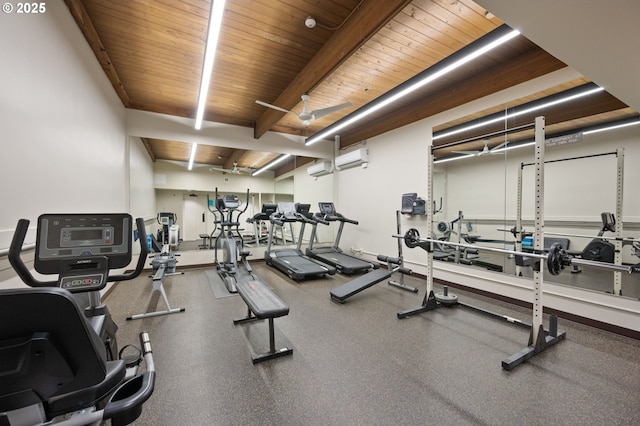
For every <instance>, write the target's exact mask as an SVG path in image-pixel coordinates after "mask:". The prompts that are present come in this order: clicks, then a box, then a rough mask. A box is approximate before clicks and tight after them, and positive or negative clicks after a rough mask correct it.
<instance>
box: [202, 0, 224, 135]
mask: <svg viewBox="0 0 640 426" xmlns="http://www.w3.org/2000/svg"><path fill="white" fill-rule="evenodd" d="M224 2H225V0H212V3H211V11H210V14H209V28H208V29H207V45H206V47H205V51H204V63H203V65H202V76H201V77H200V93H199V95H198V109H197V110H196V126H195V127H196V130H200V128H201V127H202V119H203V117H204V108H205V105H206V103H207V95H208V94H209V83H210V82H211V73H212V72H213V61H214V60H215V58H216V48H217V47H218V37H219V36H220V27H221V26H222V15H223V13H224Z"/></svg>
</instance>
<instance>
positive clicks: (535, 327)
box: [397, 117, 565, 370]
mask: <svg viewBox="0 0 640 426" xmlns="http://www.w3.org/2000/svg"><path fill="white" fill-rule="evenodd" d="M534 126H535V166H536V181H535V207H536V217H535V231H534V235H535V236H536V237H537V238H536V239H535V240H536V243H535V247H534V248H535V249H536V251H537V253H541V251H540V250H541V249H542V244H543V240H542V235H543V228H544V146H545V138H544V134H545V119H544V117H536V119H535V122H534ZM510 131H511V130H510V129H506V130H504V133H505V134H506V133H509V132H510ZM447 146H452V144H447ZM436 149H438V148H437V147H436V148H434V147H432V148H431V150H430V155H429V156H428V160H427V199H428V200H432V199H433V180H432V176H433V152H434V150H436ZM520 192H521V191H520ZM519 204H520V202H519ZM427 223H430V224H431V223H433V212H432V210H431V209H428V211H427ZM430 241H434V240H430ZM445 243H447V244H450V245H453V246H459V247H465V246H467V244H460V243H458V244H456V243H449V242H445ZM431 246H432V247H433V243H432V244H431ZM474 248H477V249H480V248H482V249H486V248H483V247H474ZM490 251H498V252H503V253H505V252H511V251H510V250H500V249H491V250H490ZM537 256H543V255H537ZM545 258H546V256H545ZM539 269H540V270H539V271H535V272H534V289H533V323H532V327H531V333H530V335H529V343H528V345H527V347H526V348H524V349H523V350H521V351H520V352H518V353H516V354H514V355H512V356H510V357H508V358H507V359H505V360H504V361H502V368H503V369H505V370H511V369H513V368H514V367H516V366H518V365H519V364H521V363H523V362H524V361H526V360H527V359H529V358H531V357H532V356H534V355H536V354H538V353H540V352H542V351H543V350H545V349H546V348H548V347H549V346H552V345H554V344H555V343H557V342H558V341H560V340H562V339H564V337H565V333H564V332H561V333H558V329H557V317H556V316H555V315H552V316H551V318H550V319H549V331H545V330H544V327H543V325H542V317H543V303H542V284H543V270H542V269H543V268H539ZM440 306H444V305H442V304H441V303H439V302H438V300H437V298H436V295H435V294H434V292H433V253H432V251H428V252H427V290H426V294H425V297H424V299H423V302H422V306H419V307H417V308H414V309H410V310H406V311H402V312H399V313H398V314H397V317H398V318H399V319H402V318H407V317H409V316H412V315H416V314H419V313H422V312H427V311H430V310H433V309H437V308H438V307H440Z"/></svg>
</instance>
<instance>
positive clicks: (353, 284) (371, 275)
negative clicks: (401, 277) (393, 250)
mask: <svg viewBox="0 0 640 426" xmlns="http://www.w3.org/2000/svg"><path fill="white" fill-rule="evenodd" d="M378 260H380V261H383V262H387V269H382V268H380V269H374V270H373V271H371V272H367V273H366V274H364V275H360V276H359V277H357V278H355V279H353V280H351V281H348V282H346V283H344V284H342V285H341V286H339V287H336V288H334V289H333V290H331V291H330V292H329V294H330V296H331V300H332V301H333V302H338V303H344V302H345V301H346V300H347V299H348V298H350V297H351V296H353V295H355V294H358V293H360V292H361V291H363V290H366V289H368V288H369V287H372V286H374V285H376V284H378V283H379V282H382V281H384V280H386V279H387V278H391V275H393V274H394V272H397V271H398V272H400V273H402V274H406V275H411V270H410V269H408V268H405V267H403V266H402V259H400V258H398V257H389V256H384V255H381V254H380V255H378ZM389 284H392V285H395V286H396V287H400V288H403V289H404V290H409V291H413V292H414V293H415V292H417V291H418V290H417V289H415V288H413V287H406V286H405V285H403V284H399V283H395V282H389Z"/></svg>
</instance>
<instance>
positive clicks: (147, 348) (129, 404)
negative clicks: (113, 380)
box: [102, 331, 156, 419]
mask: <svg viewBox="0 0 640 426" xmlns="http://www.w3.org/2000/svg"><path fill="white" fill-rule="evenodd" d="M139 337H140V348H141V350H142V356H143V358H144V363H145V366H146V371H145V372H144V373H143V374H142V376H140V377H138V378H135V379H132V380H130V381H129V382H131V383H129V382H125V383H124V384H123V385H121V387H120V388H118V389H117V390H116V391H115V393H114V394H113V396H112V397H111V399H110V400H109V402H108V403H107V405H105V407H104V409H103V410H102V411H103V412H102V418H103V419H113V418H115V417H117V416H123V415H124V416H127V415H129V413H134V414H133V415H135V412H136V410H140V407H141V405H142V404H143V403H144V402H146V401H147V400H148V399H149V397H150V396H151V394H152V393H153V390H154V387H155V381H156V371H155V364H154V362H153V351H152V350H151V341H150V339H149V334H148V333H147V332H146V331H143V332H142V333H140V336H139ZM133 380H137V381H139V382H140V384H139V385H138V387H137V389H136V391H135V392H134V393H132V394H130V392H131V390H130V389H129V388H130V387H133V385H134V383H133ZM135 385H137V383H135ZM119 392H121V393H122V394H123V395H122V397H120V395H119Z"/></svg>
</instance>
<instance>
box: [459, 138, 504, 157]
mask: <svg viewBox="0 0 640 426" xmlns="http://www.w3.org/2000/svg"><path fill="white" fill-rule="evenodd" d="M482 142H484V148H482V149H481V150H479V151H451V152H453V153H456V154H465V155H475V156H481V155H486V154H497V152H496V151H497V150H498V149H500V148H502V147H504V146H505V145H506V144H507V143H508V142H504V143H501V144H500V145H497V146H495V147H493V148H491V149H489V146H488V145H487V144H488V143H489V141H486V140H485V141H482Z"/></svg>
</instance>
